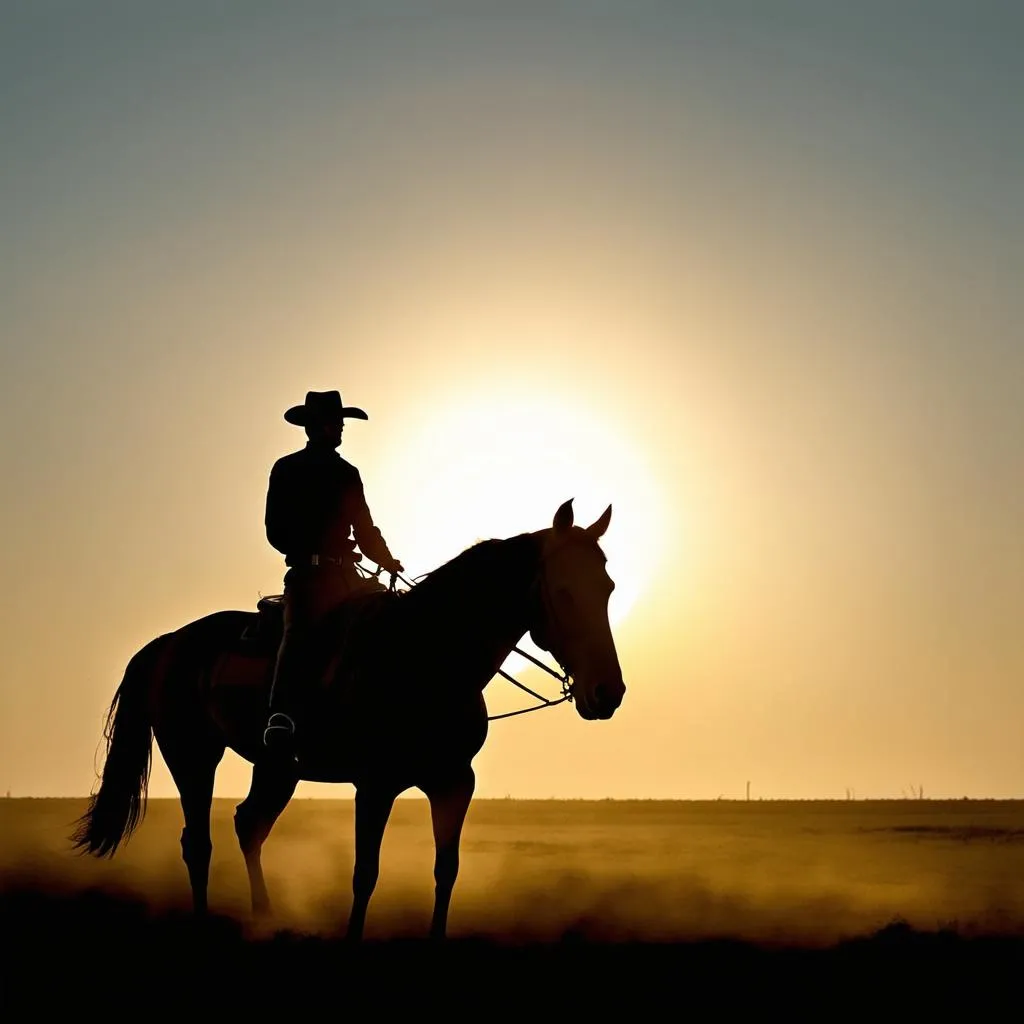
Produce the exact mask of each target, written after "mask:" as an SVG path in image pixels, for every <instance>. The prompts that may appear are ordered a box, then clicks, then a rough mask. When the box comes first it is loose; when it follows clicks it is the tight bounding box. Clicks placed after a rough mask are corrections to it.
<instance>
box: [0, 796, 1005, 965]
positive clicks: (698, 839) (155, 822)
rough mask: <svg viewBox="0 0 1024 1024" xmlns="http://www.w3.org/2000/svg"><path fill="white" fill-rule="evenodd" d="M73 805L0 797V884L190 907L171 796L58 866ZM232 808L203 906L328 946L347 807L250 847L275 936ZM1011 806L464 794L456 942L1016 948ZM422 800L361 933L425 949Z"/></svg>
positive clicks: (286, 823)
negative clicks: (918, 937)
mask: <svg viewBox="0 0 1024 1024" xmlns="http://www.w3.org/2000/svg"><path fill="white" fill-rule="evenodd" d="M84 808H85V801H82V800H4V801H0V824H2V833H3V835H4V840H5V841H4V844H3V847H2V852H0V888H2V889H3V890H6V891H8V892H11V891H14V890H19V891H27V890H34V891H40V892H46V893H48V894H50V895H61V894H66V895H68V896H75V895H77V894H81V893H83V892H89V891H92V892H95V891H101V892H103V893H106V894H109V895H113V896H119V897H124V898H127V899H129V900H134V901H141V902H142V903H144V904H145V905H146V906H147V907H149V908H151V909H152V910H153V911H154V912H162V911H173V910H184V909H186V908H187V907H188V906H189V889H188V881H187V877H186V873H185V868H184V866H183V864H182V862H181V859H180V851H179V845H178V840H179V835H180V829H181V813H180V809H179V806H178V804H177V802H176V801H172V800H152V801H150V804H149V811H148V814H147V817H146V819H145V821H144V822H143V824H142V826H141V827H140V829H139V831H138V832H137V833H136V835H135V836H134V837H133V838H132V840H131V841H130V842H129V843H128V845H127V846H125V847H123V848H122V849H121V850H120V851H119V852H118V854H117V856H116V857H115V858H114V859H113V860H108V861H97V860H94V859H91V858H85V857H81V856H78V855H75V854H73V853H72V852H71V849H70V844H69V843H68V841H67V836H68V834H69V832H70V826H71V824H72V822H73V821H74V819H75V818H76V816H77V815H79V814H80V813H81V812H82V811H83V810H84ZM233 809H234V801H228V800H217V801H215V802H214V809H213V844H214V850H213V863H212V869H211V876H210V902H211V910H212V911H213V912H214V913H215V914H218V915H222V916H225V917H227V918H233V919H236V920H237V921H238V922H240V923H241V924H242V925H243V927H245V928H246V929H247V932H248V933H249V934H253V935H260V934H267V933H268V932H275V931H288V932H291V933H301V934H310V935H322V936H335V935H338V934H339V933H340V932H341V931H342V930H343V927H344V923H345V921H346V919H347V915H348V909H349V905H350V892H351V890H350V880H351V874H352V845H353V805H352V802H351V801H348V800H296V801H293V802H292V804H290V805H289V807H288V808H287V809H286V810H285V813H284V814H283V815H282V817H281V819H280V821H279V822H278V825H277V826H276V828H275V830H274V832H273V833H272V835H271V837H270V839H269V840H268V842H267V844H266V846H265V848H264V858H263V860H264V867H265V871H266V875H267V880H268V884H269V887H270V892H271V898H272V899H273V900H274V903H275V907H276V914H275V917H274V920H273V923H272V924H270V925H264V926H261V927H260V928H257V926H256V925H254V924H251V923H250V922H249V915H248V887H247V882H246V878H245V871H244V866H243V863H242V857H241V854H240V852H239V850H238V847H237V843H236V841H235V837H234V832H233V826H232V813H233ZM1022 866H1024V804H1022V803H1021V802H996V801H957V802H940V801H891V802H888V801H887V802H877V803H873V802H849V803H841V802H835V803H821V802H816V803H803V802H764V803H761V802H751V803H733V802H727V801H723V802H712V803H699V802H695V803H662V802H655V801H635V802H634V801H623V802H616V801H601V802H588V801H569V802H562V801H512V800H478V801H475V802H474V803H473V805H472V806H471V808H470V813H469V817H468V820H467V823H466V829H465V833H464V836H463V842H462V867H461V871H460V875H459V880H458V883H457V885H456V888H455V895H454V899H453V904H452V915H451V921H450V934H451V935H452V937H453V938H483V939H487V940H490V941H497V942H510V943H517V942H537V941H541V942H546V941H557V940H563V939H565V938H566V937H578V938H580V939H586V940H592V941H609V942H626V941H641V942H652V941H653V942H662V941H691V940H693V941H700V940H706V939H720V938H730V939H738V940H743V941H747V942H754V943H758V944H762V945H798V946H825V945H830V944H834V943H836V942H839V941H842V940H845V939H850V938H855V937H857V936H862V935H867V934H871V933H873V932H876V931H878V930H879V929H882V928H884V927H886V926H887V925H890V924H891V923H892V922H894V921H901V922H906V924H907V925H909V926H911V927H913V928H915V929H921V930H925V931H928V930H935V929H954V930H956V931H957V932H959V933H962V934H967V935H995V934H999V935H1018V936H1019V935H1022V934H1024V872H1022V871H1021V868H1022ZM432 867H433V841H432V836H431V830H430V816H429V810H428V807H427V804H426V802H425V801H422V800H416V799H407V800H400V801H398V803H397V804H396V806H395V810H394V813H393V816H392V818H391V822H390V824H389V826H388V829H387V831H386V833H385V838H384V845H383V849H382V857H381V875H380V882H379V884H378V887H377V890H376V893H375V895H374V898H373V901H372V902H371V905H370V913H369V918H368V922H367V937H368V938H370V939H385V938H404V937H409V938H412V937H417V938H418V937H422V936H424V935H425V934H426V933H427V930H428V925H429V920H430V910H431V904H432V898H433V877H432Z"/></svg>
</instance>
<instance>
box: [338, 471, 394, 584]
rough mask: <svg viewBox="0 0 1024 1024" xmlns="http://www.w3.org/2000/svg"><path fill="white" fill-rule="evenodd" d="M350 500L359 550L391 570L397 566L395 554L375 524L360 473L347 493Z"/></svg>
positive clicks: (350, 515) (350, 512)
mask: <svg viewBox="0 0 1024 1024" xmlns="http://www.w3.org/2000/svg"><path fill="white" fill-rule="evenodd" d="M346 498H347V501H348V502H349V509H348V512H349V517H350V518H349V522H350V523H351V524H352V536H353V537H354V538H355V542H356V543H357V544H358V545H359V550H360V551H362V553H363V554H364V555H367V556H368V557H369V558H372V559H373V561H375V562H376V563H377V564H378V565H382V566H383V567H384V568H385V569H386V570H388V571H390V570H391V569H392V568H393V567H394V566H396V565H397V564H398V563H397V560H396V559H395V556H394V555H392V554H391V552H390V551H389V550H388V546H387V544H386V543H385V541H384V538H383V536H381V532H380V530H379V529H377V527H376V526H375V525H374V522H373V517H372V516H371V515H370V509H369V507H368V506H367V504H366V495H365V493H364V492H363V481H362V479H360V477H359V475H358V473H357V474H356V479H355V482H354V483H353V485H352V486H351V487H350V488H349V490H348V494H347V495H346Z"/></svg>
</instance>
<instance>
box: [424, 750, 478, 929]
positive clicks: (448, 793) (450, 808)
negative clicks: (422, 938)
mask: <svg viewBox="0 0 1024 1024" xmlns="http://www.w3.org/2000/svg"><path fill="white" fill-rule="evenodd" d="M475 786H476V776H475V775H474V774H473V769H472V768H471V767H470V766H469V765H466V766H465V767H464V768H462V769H460V770H459V771H458V772H457V773H455V774H453V775H450V776H446V777H445V778H443V779H438V780H437V781H436V782H434V783H433V784H431V785H430V786H428V787H424V792H425V793H426V794H427V799H428V800H429V801H430V817H431V820H432V822H433V825H434V850H435V857H434V915H433V918H432V919H431V922H430V937H431V938H433V939H443V938H444V937H445V931H446V930H447V927H448V906H449V904H450V903H451V899H452V889H453V888H454V887H455V879H456V878H457V877H458V874H459V841H460V839H461V838H462V825H463V823H464V822H465V820H466V811H468V810H469V802H470V800H472V799H473V789H474V788H475Z"/></svg>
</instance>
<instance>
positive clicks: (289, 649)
mask: <svg viewBox="0 0 1024 1024" xmlns="http://www.w3.org/2000/svg"><path fill="white" fill-rule="evenodd" d="M289 575H290V574H289ZM304 589H305V588H304V587H303V586H302V585H301V584H299V583H297V582H293V581H292V580H288V579H286V580H285V586H284V602H283V603H284V630H283V632H282V635H281V646H280V647H279V648H278V651H277V661H276V662H275V664H274V678H273V681H272V682H271V684H270V715H269V718H268V720H267V728H266V729H265V730H264V733H263V743H264V745H265V746H267V747H270V748H273V749H278V750H281V751H282V752H285V753H290V752H291V747H292V745H293V740H294V736H295V718H294V715H295V703H296V701H295V697H296V690H297V688H298V686H299V685H300V682H301V679H302V676H303V674H304V664H303V663H304V661H305V658H306V648H307V646H308V639H309V638H308V635H307V634H308V633H309V622H308V619H309V615H308V612H309V608H308V604H309V602H308V601H307V600H305V599H304V594H303V590H304Z"/></svg>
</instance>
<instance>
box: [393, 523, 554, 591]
mask: <svg viewBox="0 0 1024 1024" xmlns="http://www.w3.org/2000/svg"><path fill="white" fill-rule="evenodd" d="M536 545H537V540H536V538H535V537H534V536H533V535H532V534H529V533H521V534H519V535H517V536H515V537H508V538H506V539H504V540H499V539H496V538H490V539H489V540H481V541H477V543H476V544H474V545H472V546H471V547H468V548H466V549H465V550H464V551H461V552H460V553H459V554H457V555H456V556H455V557H454V558H450V559H449V560H448V561H447V562H445V563H444V564H442V565H439V566H438V567H437V568H436V569H434V570H432V571H431V572H429V573H427V574H426V575H424V576H422V577H420V581H419V582H418V583H417V584H416V586H415V587H413V589H412V590H411V591H410V592H409V594H408V595H407V597H409V598H412V597H413V596H414V595H424V594H426V595H431V594H433V593H434V592H435V591H436V590H438V589H439V588H444V589H446V590H447V589H449V588H450V589H452V590H453V591H455V592H463V593H464V592H465V591H466V589H467V588H468V587H469V586H470V585H471V584H473V583H475V582H478V581H479V580H480V579H481V578H486V577H487V576H489V575H491V573H493V572H500V571H502V570H503V569H505V568H506V564H507V563H508V562H509V561H510V560H511V561H513V564H515V565H517V566H518V565H521V564H522V561H523V556H524V555H526V554H527V552H528V551H529V550H531V549H536Z"/></svg>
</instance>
